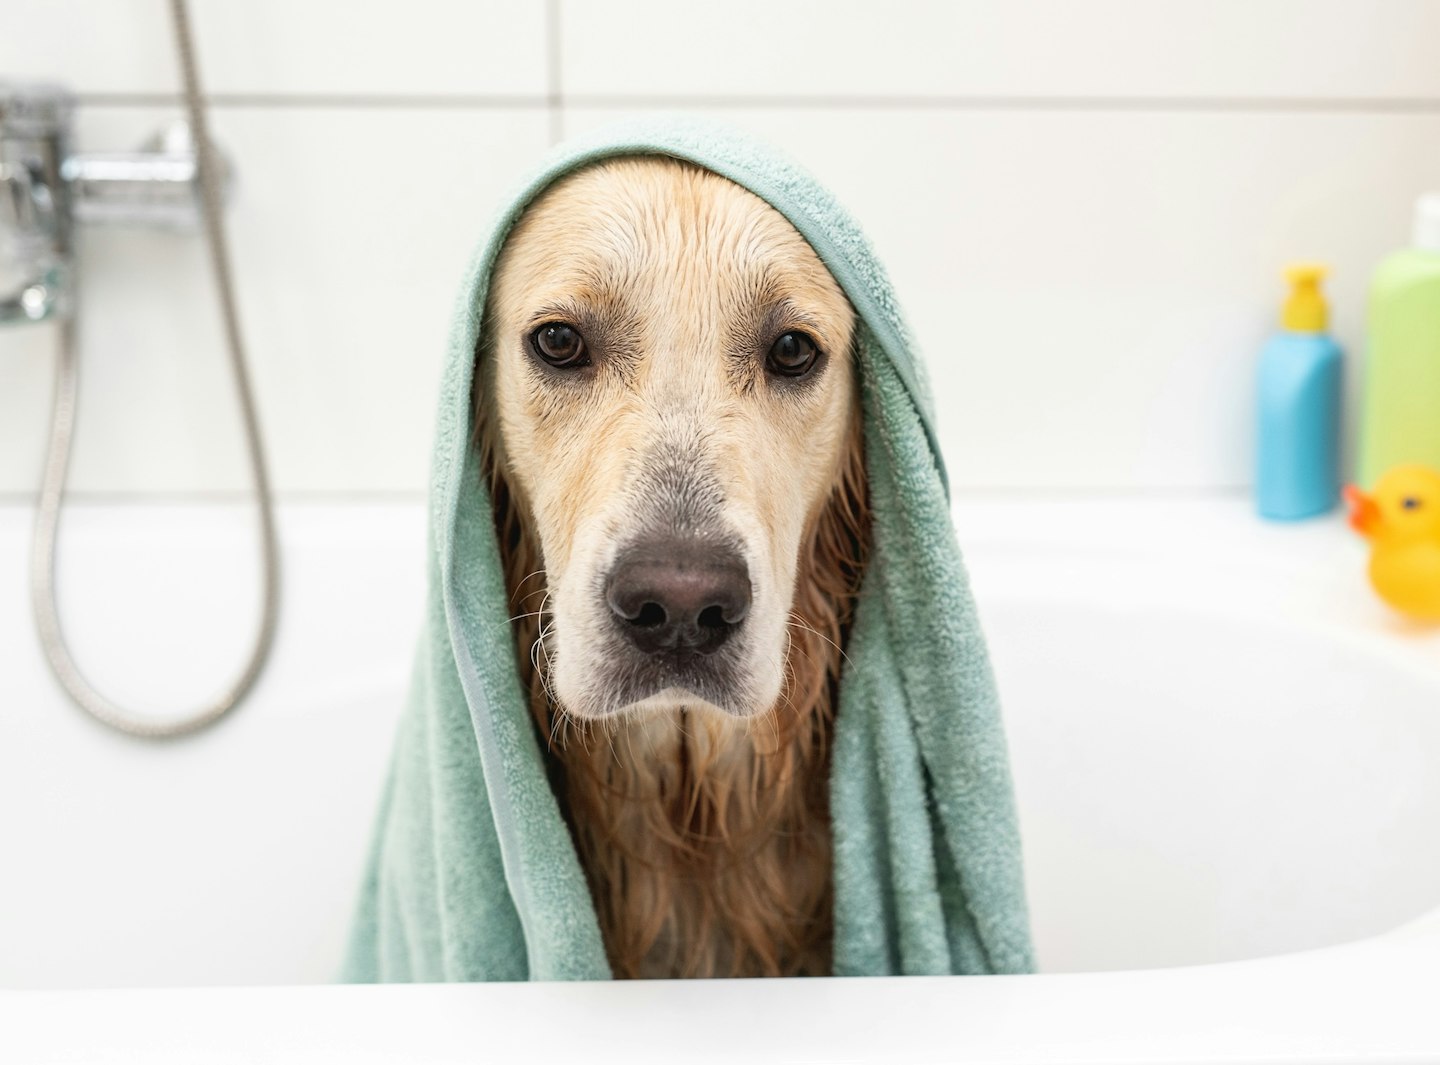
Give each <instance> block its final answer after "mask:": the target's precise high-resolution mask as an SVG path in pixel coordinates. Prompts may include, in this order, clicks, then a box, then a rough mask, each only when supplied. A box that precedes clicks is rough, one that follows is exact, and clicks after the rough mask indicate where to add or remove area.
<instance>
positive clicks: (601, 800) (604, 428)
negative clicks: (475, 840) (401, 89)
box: [475, 157, 869, 977]
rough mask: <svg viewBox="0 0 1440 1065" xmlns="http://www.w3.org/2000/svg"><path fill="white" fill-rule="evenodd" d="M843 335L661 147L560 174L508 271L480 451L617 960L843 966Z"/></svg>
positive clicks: (813, 278)
mask: <svg viewBox="0 0 1440 1065" xmlns="http://www.w3.org/2000/svg"><path fill="white" fill-rule="evenodd" d="M855 343H856V319H855V315H854V312H853V310H852V309H851V307H850V304H849V302H848V301H847V299H846V298H845V295H844V293H843V292H842V291H841V289H840V287H839V285H838V284H836V282H835V280H834V279H833V278H832V277H831V275H830V273H829V272H828V271H827V270H826V268H825V265H824V264H823V263H822V262H821V261H820V259H819V257H818V256H817V255H816V253H815V252H814V250H813V249H812V248H811V247H810V246H809V244H807V243H806V242H805V240H804V239H803V238H802V237H801V236H800V234H799V233H797V232H796V231H795V229H794V228H793V227H792V226H791V225H790V223H789V222H788V221H787V220H786V219H785V218H784V217H783V216H781V215H780V214H779V213H778V212H777V211H776V210H774V208H772V207H770V206H769V205H768V204H766V203H765V202H764V201H762V200H760V199H759V198H758V197H756V196H755V195H753V194H752V193H750V192H749V191H747V190H745V189H742V188H740V187H739V186H738V185H736V184H734V183H733V182H731V181H729V180H727V179H725V178H722V177H719V176H717V175H715V174H713V173H711V172H709V171H706V170H703V169H701V168H699V167H696V166H693V165H690V164H687V163H682V162H679V161H676V160H671V159H665V158H660V157H644V158H627V159H617V160H611V161H608V162H605V163H601V164H597V165H592V166H590V167H587V168H585V169H583V170H580V171H578V172H576V173H573V174H571V175H569V176H567V177H565V178H563V179H561V180H560V181H558V182H557V183H555V184H554V185H552V186H551V187H549V188H548V189H547V190H546V191H545V192H544V193H543V194H542V195H541V196H540V197H539V198H538V199H537V200H536V201H535V202H534V203H533V204H532V205H531V206H530V207H529V208H528V209H527V210H526V212H525V213H524V215H523V216H522V218H521V219H520V221H519V222H518V223H517V225H516V226H515V228H514V229H513V230H512V232H511V233H510V234H509V236H508V237H507V239H506V242H505V246H504V248H503V250H502V252H501V255H500V258H499V260H498V262H497V265H496V268H495V272H494V276H493V282H492V285H491V288H490V291H489V295H488V298H487V306H486V308H485V315H484V330H483V335H482V338H481V343H480V349H479V351H478V352H477V368H476V369H477V372H476V412H475V425H476V446H477V447H478V449H479V452H480V466H481V469H482V471H483V475H484V476H485V477H486V478H487V480H488V484H489V488H490V491H491V493H492V499H493V502H494V506H495V518H496V529H497V533H498V536H499V541H500V547H501V553H502V557H503V561H504V566H505V573H506V582H507V586H508V591H509V594H510V597H511V603H512V607H513V610H512V613H513V614H514V615H515V616H514V617H513V618H512V623H513V626H514V629H515V635H516V649H517V659H518V662H519V666H520V671H521V675H522V680H523V681H524V683H525V685H526V687H527V690H528V693H529V697H530V702H531V706H532V709H533V712H534V717H535V722H536V725H537V727H538V729H539V731H540V733H541V737H542V740H543V742H544V743H545V745H546V750H547V752H548V757H549V760H550V766H551V770H552V780H553V782H554V785H555V789H556V794H557V796H558V798H559V800H560V803H561V806H562V808H563V810H564V812H565V815H566V817H567V819H568V822H569V824H570V827H571V831H572V833H573V835H574V839H575V843H576V847H577V850H578V852H579V854H580V857H581V861H582V864H583V866H584V868H585V872H586V875H587V877H588V880H589V884H590V888H591V891H592V894H593V896H594V899H595V905H596V912H597V914H598V916H599V920H600V925H601V931H602V933H603V935H604V939H605V945H606V950H607V953H608V955H609V959H610V962H611V966H612V968H613V970H614V972H615V974H616V975H617V976H622V977H679V976H687V977H703V976H767V975H775V976H778V975H790V974H811V975H820V974H828V973H829V971H830V944H831V929H832V898H833V891H832V877H831V844H830V825H829V810H828V806H829V804H828V782H827V777H828V772H829V760H830V759H829V754H830V738H831V731H832V724H833V721H834V715H835V706H836V700H837V698H838V688H839V681H840V673H841V664H842V660H843V647H844V644H845V639H846V633H847V628H848V624H849V620H850V617H851V613H852V610H853V606H854V601H855V596H856V592H857V589H858V586H859V582H860V578H861V575H862V572H863V570H864V566H865V561H866V555H867V551H868V538H869V521H868V511H867V498H866V486H865V463H864V455H863V448H862V435H861V430H860V414H859V397H858V389H857V373H856V366H855V353H854V347H855ZM576 351H579V352H580V354H581V356H582V357H581V358H578V359H569V356H572V355H573V354H574V353H575V352H576ZM567 359H569V361H566V360H567ZM797 370H799V371H801V372H796V371H797Z"/></svg>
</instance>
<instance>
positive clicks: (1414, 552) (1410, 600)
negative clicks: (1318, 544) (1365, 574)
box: [1345, 466, 1440, 621]
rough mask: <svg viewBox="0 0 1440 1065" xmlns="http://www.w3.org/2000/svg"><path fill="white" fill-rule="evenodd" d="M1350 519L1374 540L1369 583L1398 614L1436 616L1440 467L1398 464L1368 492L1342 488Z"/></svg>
mask: <svg viewBox="0 0 1440 1065" xmlns="http://www.w3.org/2000/svg"><path fill="white" fill-rule="evenodd" d="M1345 502H1346V504H1347V505H1348V506H1349V508H1350V525H1351V527H1352V528H1354V529H1355V530H1356V531H1357V532H1359V533H1360V534H1361V535H1362V536H1364V537H1365V538H1366V539H1367V540H1369V541H1370V543H1371V544H1372V545H1373V546H1372V548H1371V552H1370V583H1371V584H1373V585H1374V586H1375V591H1376V592H1378V593H1379V594H1380V598H1381V599H1383V600H1385V602H1387V603H1389V604H1390V605H1391V606H1393V607H1394V608H1395V609H1396V610H1398V611H1400V612H1401V613H1402V614H1408V615H1409V616H1410V617H1412V618H1418V619H1420V620H1422V621H1440V473H1437V472H1436V471H1434V470H1432V469H1429V468H1428V467H1425V466H1396V467H1395V468H1394V469H1392V470H1389V471H1388V472H1387V473H1386V474H1385V475H1384V476H1383V477H1381V478H1380V480H1379V481H1378V482H1376V485H1375V488H1374V490H1373V491H1371V492H1368V493H1367V492H1362V491H1361V490H1360V489H1359V488H1356V487H1355V486H1354V485H1349V486H1347V487H1346V489H1345Z"/></svg>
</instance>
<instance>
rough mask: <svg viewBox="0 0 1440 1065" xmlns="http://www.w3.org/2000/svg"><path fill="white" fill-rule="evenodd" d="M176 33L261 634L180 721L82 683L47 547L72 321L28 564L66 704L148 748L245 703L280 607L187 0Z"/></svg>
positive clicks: (59, 366)
mask: <svg viewBox="0 0 1440 1065" xmlns="http://www.w3.org/2000/svg"><path fill="white" fill-rule="evenodd" d="M170 12H171V16H172V22H173V24H174V28H175V44H176V50H177V51H178V53H179V56H180V70H181V74H182V77H183V81H184V91H185V108H186V111H187V112H188V119H189V123H190V133H191V138H192V140H193V141H194V145H195V162H196V177H197V181H198V184H199V192H200V197H199V198H200V214H201V218H202V219H203V222H204V228H205V236H206V242H207V244H208V246H209V249H210V264H211V268H212V270H213V272H214V275H215V287H216V289H217V291H218V295H219V297H220V312H221V316H222V318H223V320H224V325H225V340H226V346H227V348H228V349H229V353H230V368H231V370H232V371H233V373H234V378H235V393H236V396H237V397H238V399H239V402H240V413H241V417H242V420H243V422H244V426H245V441H246V444H247V448H248V451H249V457H250V469H251V473H252V476H253V480H254V487H255V501H256V509H257V511H258V514H259V518H260V555H261V564H262V566H263V568H264V592H263V600H262V604H261V608H260V628H259V631H258V632H257V634H256V636H255V643H254V647H253V649H252V650H251V652H250V657H249V659H248V660H247V661H246V663H245V666H244V668H243V669H241V671H240V674H239V675H238V676H237V677H236V678H235V679H234V680H233V681H232V682H231V683H230V685H229V686H228V687H227V688H226V689H225V691H224V692H223V693H221V695H220V696H219V697H218V698H216V699H215V700H213V701H212V702H210V703H207V704H206V705H204V706H201V707H199V708H198V709H196V710H193V711H191V712H189V713H186V714H183V715H180V716H178V717H160V716H158V715H145V714H137V713H134V712H133V711H130V710H127V709H125V708H124V707H121V706H118V705H117V704H115V703H113V702H111V701H110V700H109V699H107V698H106V697H105V696H104V695H102V694H101V693H100V692H98V691H96V690H95V688H94V687H93V686H92V685H91V684H90V683H89V682H88V681H87V680H86V679H85V677H84V675H82V674H81V672H80V670H79V668H78V667H77V666H76V664H75V659H74V656H73V655H71V653H70V648H69V647H68V646H67V645H66V643H65V636H64V634H63V632H62V630H61V627H60V616H59V610H58V608H57V607H56V602H55V541H56V537H57V534H58V531H59V526H60V511H61V507H62V504H63V502H64V497H65V479H66V474H67V472H68V469H69V465H70V446H71V443H72V441H73V439H74V433H75V400H76V393H77V381H78V365H77V363H78V359H77V357H76V351H75V324H74V319H73V316H71V317H68V318H66V319H65V320H63V321H62V322H61V323H60V353H59V359H58V360H57V363H56V371H55V404H54V410H53V413H52V414H51V420H50V446H49V451H48V453H47V455H46V459H45V470H44V475H43V477H42V480H41V485H40V504H39V507H38V509H37V510H36V515H35V539H34V547H33V550H32V554H31V558H30V563H31V565H30V577H31V595H32V598H33V601H34V608H35V622H36V626H37V628H38V630H39V633H40V646H41V647H42V648H43V649H44V652H45V657H46V658H47V659H49V662H50V668H51V669H52V670H53V671H54V673H55V677H56V679H57V680H59V682H60V684H61V686H62V687H64V689H65V691H66V693H67V694H69V696H70V698H71V699H72V700H74V702H75V704H76V705H77V706H79V707H80V708H81V709H82V710H84V711H85V712H87V713H88V714H90V715H91V716H92V717H94V718H96V719H97V720H98V721H101V722H103V723H104V724H106V725H109V726H110V727H111V728H114V729H118V730H119V731H121V732H125V733H128V734H130V735H132V736H140V737H144V738H146V739H167V738H169V737H173V736H182V735H184V734H186V733H189V732H195V731H197V730H199V729H203V728H205V727H206V726H207V725H211V724H214V723H215V722H216V721H218V720H219V719H220V718H222V717H223V716H225V714H227V713H228V712H229V711H231V710H233V709H234V708H235V706H236V705H237V704H238V703H239V702H240V701H241V700H242V699H243V698H244V697H245V694H246V692H248V691H249V690H250V688H251V686H252V685H253V684H254V683H255V680H256V678H257V677H259V675H260V671H261V670H262V669H263V668H264V665H265V659H266V657H267V656H268V655H269V652H270V646H271V644H272V643H273V642H274V637H275V622H276V617H277V614H278V608H279V598H280V594H279V592H280V566H279V558H278V553H277V551H276V545H275V518H274V514H273V512H272V508H271V501H270V482H269V477H268V476H267V474H266V469H265V454H264V448H263V447H262V445H261V440H260V425H259V421H258V419H257V418H256V415H255V399H254V395H253V394H252V392H251V387H250V377H249V373H248V372H247V370H246V365H245V348H244V345H243V343H242V342H241V337H240V321H239V316H238V314H237V313H236V308H235V291H234V284H233V282H232V278H231V273H230V255H229V251H228V247H227V245H226V241H225V226H224V219H223V218H222V216H221V211H222V208H223V197H222V190H221V188H220V170H219V167H218V166H216V164H215V157H214V155H213V153H212V151H211V148H210V133H209V129H208V128H207V124H206V120H205V102H204V97H203V96H202V94H201V90H200V75H199V72H198V70H197V69H196V63H195V44H194V39H193V36H192V34H191V30H190V18H189V11H188V10H187V9H186V6H185V0H170Z"/></svg>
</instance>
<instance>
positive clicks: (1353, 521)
mask: <svg viewBox="0 0 1440 1065" xmlns="http://www.w3.org/2000/svg"><path fill="white" fill-rule="evenodd" d="M1342 494H1343V495H1344V497H1345V506H1346V507H1347V508H1348V509H1349V511H1350V528H1352V529H1354V530H1355V531H1356V532H1358V533H1359V534H1360V535H1361V536H1373V535H1375V530H1376V528H1377V527H1378V526H1379V524H1380V505H1379V504H1378V503H1376V502H1375V500H1374V499H1372V498H1371V497H1370V496H1368V495H1366V494H1365V493H1364V492H1362V491H1360V489H1359V488H1356V487H1355V486H1354V485H1353V484H1347V485H1346V486H1345V489H1344V492H1343V493H1342Z"/></svg>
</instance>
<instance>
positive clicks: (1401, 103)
mask: <svg viewBox="0 0 1440 1065" xmlns="http://www.w3.org/2000/svg"><path fill="white" fill-rule="evenodd" d="M546 9H547V11H552V12H553V15H552V16H551V17H550V19H549V20H548V21H547V26H553V30H552V31H551V32H549V33H547V46H546V67H547V70H546V81H547V90H546V92H545V94H544V95H542V96H536V95H524V94H519V95H513V96H511V95H504V94H464V93H457V94H448V93H433V94H423V93H422V94H399V93H354V94H348V93H228V92H217V93H211V94H210V95H209V102H210V103H211V105H212V106H215V107H219V108H226V107H254V108H334V109H344V108H354V109H365V108H398V109H424V108H434V109H473V110H487V109H494V110H507V109H508V110H536V109H543V110H545V111H547V112H548V114H549V116H550V123H551V124H550V132H551V135H552V137H558V136H559V134H560V132H561V131H562V130H561V125H562V122H561V119H562V117H563V111H564V109H565V108H567V107H569V108H579V109H587V110H606V109H625V108H634V109H637V110H646V109H674V108H686V107H692V108H699V109H712V110H713V109H722V108H730V109H734V110H762V109H772V110H787V109H788V110H801V111H835V110H882V111H902V110H916V111H955V112H967V111H975V112H986V111H1014V112H1036V113H1043V112H1080V113H1084V112H1098V113H1110V112H1122V113H1123V112H1141V113H1148V112H1158V113H1163V112H1191V113H1217V114H1226V113H1231V114H1250V113H1257V114H1264V113H1275V114H1333V113H1351V114H1434V113H1440V97H1371V98H1355V97H1265V96H1233V97H1222V96H1215V97H1204V96H1192V97H1185V96H1134V97H1125V96H985V95H971V96H943V95H937V96H925V95H916V96H866V95H859V94H847V95H835V96H786V95H772V96H725V95H708V96H707V95H688V96H687V95H664V94H656V95H644V94H637V95H610V94H595V93H592V94H570V95H567V94H566V93H565V92H564V87H563V79H562V75H561V40H560V33H559V26H558V20H559V18H560V0H547V7H546ZM75 100H76V102H77V103H79V104H80V105H81V106H85V107H169V106H176V105H178V103H179V97H178V96H177V95H174V94H171V93H119V92H117V93H107V92H99V93H79V94H77V95H76V97H75Z"/></svg>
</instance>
